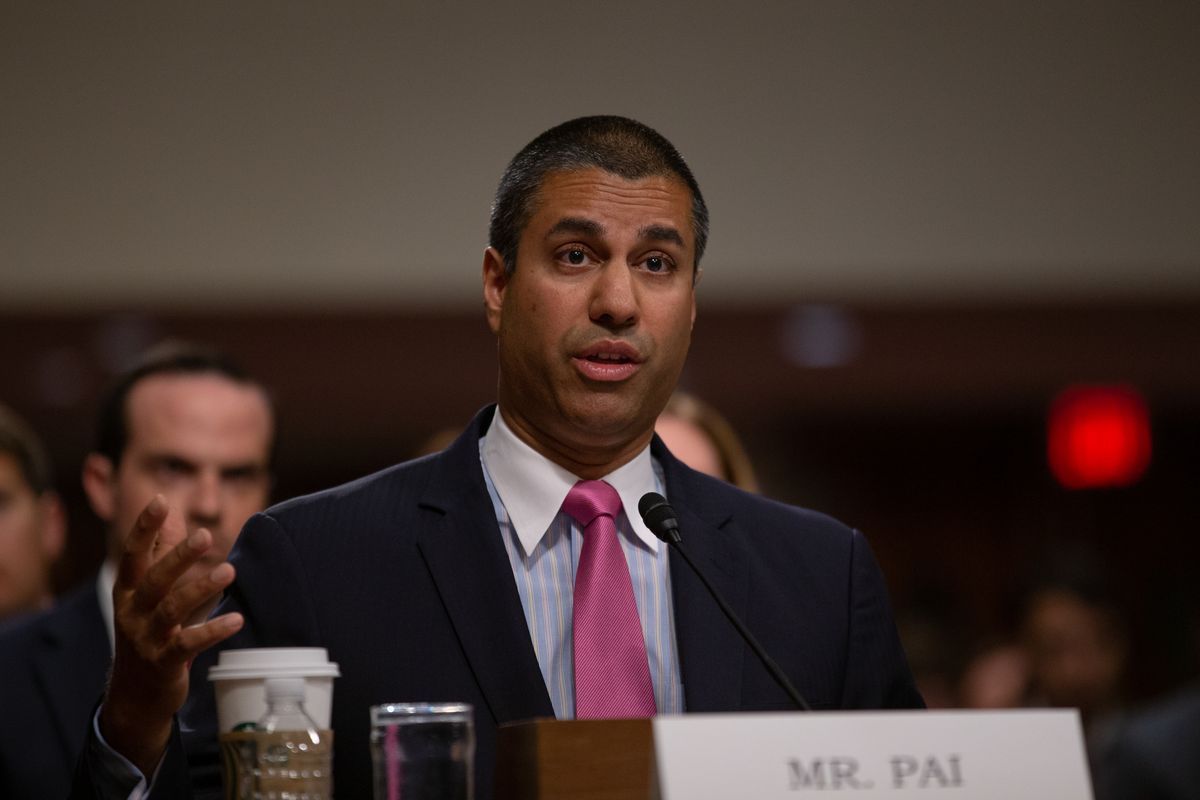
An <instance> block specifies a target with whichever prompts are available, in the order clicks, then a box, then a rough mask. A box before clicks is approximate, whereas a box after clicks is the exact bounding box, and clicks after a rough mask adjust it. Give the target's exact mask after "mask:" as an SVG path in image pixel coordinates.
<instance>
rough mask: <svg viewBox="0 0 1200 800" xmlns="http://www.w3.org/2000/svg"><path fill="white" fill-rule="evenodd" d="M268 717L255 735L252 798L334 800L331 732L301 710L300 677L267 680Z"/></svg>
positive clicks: (302, 701) (264, 799)
mask: <svg viewBox="0 0 1200 800" xmlns="http://www.w3.org/2000/svg"><path fill="white" fill-rule="evenodd" d="M266 693H267V713H266V714H265V715H264V716H263V718H262V719H261V720H259V723H258V730H257V731H256V733H255V740H256V745H257V747H256V750H257V761H258V769H257V770H256V772H257V777H258V789H257V791H256V792H255V794H254V797H255V800H329V798H332V797H333V733H332V732H331V731H322V730H319V729H318V728H317V724H316V723H315V722H313V719H312V717H310V716H309V715H308V712H307V711H305V710H304V679H303V678H267V681H266Z"/></svg>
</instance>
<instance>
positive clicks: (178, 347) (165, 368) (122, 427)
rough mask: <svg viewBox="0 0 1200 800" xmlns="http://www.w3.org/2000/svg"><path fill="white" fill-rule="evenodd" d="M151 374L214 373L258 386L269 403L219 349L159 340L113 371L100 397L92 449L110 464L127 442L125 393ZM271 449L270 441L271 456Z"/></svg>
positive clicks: (117, 460)
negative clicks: (127, 364)
mask: <svg viewBox="0 0 1200 800" xmlns="http://www.w3.org/2000/svg"><path fill="white" fill-rule="evenodd" d="M154 375H217V376H220V377H222V378H226V379H228V380H230V381H232V382H234V383H239V384H243V385H246V386H253V387H256V388H258V389H260V390H261V391H262V393H263V397H265V398H266V400H267V405H268V407H270V406H271V396H270V393H269V392H267V390H266V388H265V387H263V386H262V384H260V383H258V382H257V381H255V380H254V379H253V378H251V377H250V375H249V373H247V372H246V371H245V370H244V369H242V367H241V365H240V364H238V363H237V362H236V361H234V360H233V359H232V358H230V357H229V356H228V355H226V354H225V353H223V352H221V351H220V350H217V349H216V348H213V347H208V346H206V345H200V344H193V343H191V342H183V341H178V340H174V339H170V340H167V341H164V342H160V343H159V344H157V345H155V346H153V347H151V348H150V349H149V350H147V351H146V352H144V353H143V354H142V355H141V356H140V357H138V358H137V360H135V361H134V362H133V364H132V365H130V366H129V367H128V368H127V369H125V370H124V371H123V372H121V373H120V374H119V375H117V377H116V378H115V379H114V380H113V381H112V383H110V384H109V386H108V389H107V390H106V391H105V393H104V395H103V396H102V398H101V400H100V414H99V417H98V422H97V426H96V452H97V453H99V454H100V455H102V456H104V457H105V458H107V459H108V460H109V461H111V462H112V464H113V466H114V467H116V466H117V465H118V464H120V463H121V456H122V455H124V453H125V447H126V445H127V444H128V442H129V419H128V412H129V409H128V407H127V406H128V403H129V393H130V392H131V391H133V387H134V386H136V385H137V384H138V383H140V382H141V381H143V380H145V379H146V378H149V377H152V376H154ZM273 453H274V444H272V447H271V454H272V456H273ZM271 460H272V461H273V460H274V459H273V457H272V458H271Z"/></svg>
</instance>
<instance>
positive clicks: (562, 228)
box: [546, 217, 604, 239]
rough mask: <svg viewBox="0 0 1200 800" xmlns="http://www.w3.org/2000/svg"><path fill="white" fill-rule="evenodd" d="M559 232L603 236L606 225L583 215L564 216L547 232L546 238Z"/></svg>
mask: <svg viewBox="0 0 1200 800" xmlns="http://www.w3.org/2000/svg"><path fill="white" fill-rule="evenodd" d="M558 233H578V234H582V235H584V236H601V235H603V234H604V226H603V225H601V224H600V223H599V222H595V221H593V220H590V219H584V218H582V217H563V218H562V219H560V220H559V221H558V222H556V223H554V226H553V227H552V228H550V230H549V231H547V232H546V238H547V239H548V238H550V237H551V236H554V235H555V234H558Z"/></svg>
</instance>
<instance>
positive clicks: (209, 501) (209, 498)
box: [188, 473, 221, 526]
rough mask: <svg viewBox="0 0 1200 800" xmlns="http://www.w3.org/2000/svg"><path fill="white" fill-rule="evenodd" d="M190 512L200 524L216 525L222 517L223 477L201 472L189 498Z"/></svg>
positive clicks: (193, 518)
mask: <svg viewBox="0 0 1200 800" xmlns="http://www.w3.org/2000/svg"><path fill="white" fill-rule="evenodd" d="M188 514H189V515H190V516H191V518H192V520H193V521H194V522H196V523H197V524H199V525H205V526H214V525H216V524H217V523H218V522H219V521H220V519H221V478H220V476H219V475H210V474H208V473H201V474H200V475H199V476H197V478H196V483H195V485H194V486H193V487H192V496H191V497H190V498H189V499H188Z"/></svg>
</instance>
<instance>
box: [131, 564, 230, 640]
mask: <svg viewBox="0 0 1200 800" xmlns="http://www.w3.org/2000/svg"><path fill="white" fill-rule="evenodd" d="M233 578H234V569H233V567H232V566H231V565H229V564H227V563H225V564H219V565H218V566H217V567H216V568H214V569H212V570H211V571H209V572H208V573H207V574H205V575H202V576H200V577H197V578H194V579H192V580H189V581H181V582H179V583H178V584H177V585H175V586H174V588H172V589H171V590H170V591H169V592H167V593H166V594H165V595H164V596H163V597H162V599H161V600H160V601H159V602H158V603H157V604H156V605H155V606H154V609H153V612H152V614H151V632H152V635H154V636H156V637H166V636H169V635H170V633H171V631H172V630H173V629H174V628H175V627H176V626H179V625H183V624H185V623H186V622H187V621H188V619H189V618H190V617H191V616H192V615H193V613H194V612H195V611H196V610H197V609H198V608H200V607H201V606H203V605H205V604H206V603H208V602H209V601H210V600H212V599H213V598H214V597H216V595H218V594H219V593H220V592H221V591H223V590H224V589H225V587H226V586H228V585H229V584H230V583H232V582H233Z"/></svg>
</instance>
